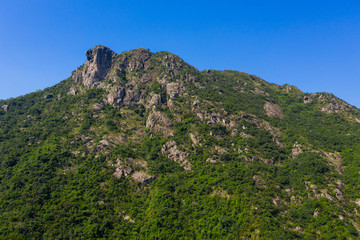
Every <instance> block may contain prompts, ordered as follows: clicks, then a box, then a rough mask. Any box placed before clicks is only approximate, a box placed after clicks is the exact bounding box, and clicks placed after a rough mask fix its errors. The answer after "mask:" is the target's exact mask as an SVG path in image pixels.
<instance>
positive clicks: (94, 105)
mask: <svg viewBox="0 0 360 240" xmlns="http://www.w3.org/2000/svg"><path fill="white" fill-rule="evenodd" d="M103 107H104V106H103V105H102V104H101V103H95V104H93V105H92V109H94V110H97V111H99V110H101V109H103Z"/></svg>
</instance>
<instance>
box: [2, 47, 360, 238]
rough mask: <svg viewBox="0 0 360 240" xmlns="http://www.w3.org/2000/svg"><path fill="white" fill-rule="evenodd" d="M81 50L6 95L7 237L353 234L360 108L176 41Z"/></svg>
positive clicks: (358, 205) (359, 191) (359, 189)
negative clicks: (196, 55)
mask: <svg viewBox="0 0 360 240" xmlns="http://www.w3.org/2000/svg"><path fill="white" fill-rule="evenodd" d="M86 55H87V60H86V62H85V64H83V65H82V66H81V67H79V68H78V69H77V70H76V71H73V72H72V74H71V77H69V78H68V79H66V80H64V81H62V82H60V83H59V84H57V85H55V86H53V87H50V88H47V89H44V90H43V91H37V92H34V93H31V94H28V95H25V96H21V97H18V98H13V99H8V100H1V102H0V106H2V108H1V109H0V209H1V211H0V239H250V238H254V239H358V238H359V233H360V219H359V214H358V211H360V173H359V172H360V110H359V109H357V108H355V107H353V106H351V105H349V104H347V103H346V102H344V101H342V100H341V99H338V98H337V97H335V96H334V95H332V94H328V93H315V94H307V93H303V92H302V91H300V90H299V89H297V88H296V87H294V86H290V85H283V86H279V85H276V84H270V83H268V82H266V81H264V80H262V79H260V78H259V77H256V76H253V75H249V74H247V73H243V72H237V71H215V70H205V71H202V72H199V71H198V70H197V69H196V68H194V67H192V66H190V65H189V64H187V63H185V62H184V61H183V60H182V59H181V58H179V57H178V56H177V55H174V54H172V53H168V52H158V53H151V52H150V51H149V50H147V49H135V50H131V51H129V52H124V53H121V54H116V53H114V52H113V51H111V50H110V49H108V48H107V47H104V46H96V47H94V48H93V49H91V50H88V51H87V53H86Z"/></svg>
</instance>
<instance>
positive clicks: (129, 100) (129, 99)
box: [124, 89, 144, 106]
mask: <svg viewBox="0 0 360 240" xmlns="http://www.w3.org/2000/svg"><path fill="white" fill-rule="evenodd" d="M143 98H144V95H143V94H142V92H141V91H138V90H130V89H128V90H127V91H126V95H125V98H124V105H127V106H136V105H138V104H139V102H140V100H141V99H143Z"/></svg>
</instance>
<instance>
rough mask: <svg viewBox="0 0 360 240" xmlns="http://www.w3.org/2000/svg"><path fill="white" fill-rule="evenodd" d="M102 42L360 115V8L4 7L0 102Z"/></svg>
mask: <svg viewBox="0 0 360 240" xmlns="http://www.w3.org/2000/svg"><path fill="white" fill-rule="evenodd" d="M97 44H103V45H106V46H108V47H110V48H111V49H113V50H114V51H115V52H117V53H121V52H123V51H127V50H131V49H134V48H138V47H144V48H149V49H150V50H151V51H152V52H157V51H162V50H166V51H170V52H173V53H175V54H178V55H179V56H180V57H182V58H183V59H184V60H185V61H187V62H188V63H190V64H191V65H193V66H195V67H196V68H198V69H199V70H203V69H207V68H211V69H218V70H224V69H232V70H239V71H245V72H248V73H251V74H255V75H257V76H259V77H261V78H263V79H265V80H267V81H269V82H272V83H277V84H284V83H289V84H292V85H295V86H297V87H299V88H300V89H301V90H303V91H305V92H319V91H326V92H331V93H334V94H335V95H337V96H338V97H340V98H342V99H344V100H345V101H347V102H349V103H350V104H352V105H355V106H357V107H360V94H359V90H360V64H359V63H360V1H359V0H356V1H352V0H343V1H338V0H337V1H332V0H328V1H322V0H320V1H314V0H312V1H308V0H302V1H300V0H299V1H296V0H295V1H290V0H286V1H277V0H271V1H270V0H269V1H265V0H263V1H260V0H258V1H257V0H251V1H250V0H248V1H241V0H240V1H226V0H224V1H187V0H183V1H141V0H137V1H131V0H127V1H110V0H108V1H107V0H102V1H99V0H97V1H94V0H57V1H51V0H32V1H29V0H12V1H9V0H0V99H6V98H10V97H16V96H19V95H23V94H26V93H29V92H32V91H35V90H38V89H43V88H45V87H48V86H52V85H54V84H56V83H58V82H60V81H61V80H63V79H65V78H67V77H68V76H70V74H71V71H72V70H74V69H76V68H77V67H78V66H80V65H81V64H82V63H84V62H85V51H86V50H87V49H89V48H92V47H93V46H95V45H97Z"/></svg>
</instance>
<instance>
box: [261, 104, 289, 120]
mask: <svg viewBox="0 0 360 240" xmlns="http://www.w3.org/2000/svg"><path fill="white" fill-rule="evenodd" d="M264 110H265V113H266V115H267V116H268V117H278V118H281V119H283V118H284V114H283V113H282V111H281V107H280V106H279V105H277V104H275V103H271V102H266V103H265V105H264Z"/></svg>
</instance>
